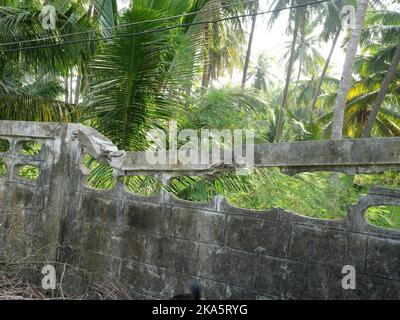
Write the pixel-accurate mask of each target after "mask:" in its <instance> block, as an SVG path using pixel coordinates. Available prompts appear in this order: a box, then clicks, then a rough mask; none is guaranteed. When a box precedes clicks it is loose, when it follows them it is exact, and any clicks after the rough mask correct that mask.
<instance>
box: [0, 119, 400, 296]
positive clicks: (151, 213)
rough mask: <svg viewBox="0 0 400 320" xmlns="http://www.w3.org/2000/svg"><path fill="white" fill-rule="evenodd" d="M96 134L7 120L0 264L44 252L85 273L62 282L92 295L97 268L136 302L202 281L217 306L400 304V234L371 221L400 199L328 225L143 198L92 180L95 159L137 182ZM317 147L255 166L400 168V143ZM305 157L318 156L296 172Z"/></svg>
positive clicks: (365, 203)
mask: <svg viewBox="0 0 400 320" xmlns="http://www.w3.org/2000/svg"><path fill="white" fill-rule="evenodd" d="M92 133H93V131H92V130H91V129H88V128H85V127H82V126H80V125H75V124H61V125H60V124H38V123H26V122H7V121H0V138H2V139H7V140H8V141H10V143H11V149H10V150H9V151H8V152H6V153H0V158H3V159H5V161H6V162H7V166H8V172H7V175H6V176H5V177H0V256H2V257H3V258H5V259H7V258H8V259H11V258H12V259H16V258H18V259H22V258H25V260H24V261H34V259H35V254H36V253H37V252H40V254H41V255H42V256H44V257H46V259H47V260H49V261H55V262H56V263H67V264H68V265H69V266H74V268H75V269H72V268H68V270H67V272H66V273H65V278H64V283H63V287H64V290H68V291H69V292H71V293H80V292H82V291H84V290H86V289H87V280H88V279H87V273H86V272H83V271H80V270H86V271H87V272H104V273H106V274H108V275H110V276H112V277H113V278H114V279H116V280H118V281H119V282H120V283H122V284H123V285H125V286H126V287H127V288H128V289H129V292H130V294H131V295H132V296H133V297H134V298H136V299H165V298H170V297H172V296H173V295H175V294H181V293H184V292H186V291H187V290H188V284H189V283H190V282H191V280H192V279H198V280H199V282H200V284H201V286H202V288H203V291H204V294H205V296H206V297H207V298H209V299H314V298H315V299H364V298H365V299H374V298H376V299H399V298H400V232H397V231H393V230H386V229H381V228H378V227H374V226H372V225H369V224H368V223H367V222H366V221H365V219H364V214H365V211H366V210H367V208H369V207H370V206H376V205H400V191H397V190H386V189H378V188H377V189H372V190H371V191H370V193H369V195H368V196H365V197H362V198H361V199H360V200H359V202H358V203H357V204H356V205H353V206H350V207H349V210H348V216H347V217H346V219H344V220H340V221H336V220H334V221H332V220H329V221H328V220H318V219H312V218H307V217H302V216H299V215H296V214H294V213H290V212H286V211H285V210H282V209H272V210H268V211H252V210H245V209H239V208H234V207H232V206H231V205H230V204H229V203H228V202H227V201H226V200H225V199H224V198H222V197H216V198H215V199H214V201H212V202H211V203H193V202H187V201H183V200H180V199H177V198H175V197H174V196H172V195H170V194H168V193H167V192H165V191H163V190H162V191H161V192H160V193H159V194H157V195H154V196H140V195H136V194H133V193H131V192H130V191H129V190H127V189H126V187H125V186H124V185H123V184H122V183H121V182H120V181H119V180H118V183H117V185H116V186H115V188H114V189H113V190H94V189H92V188H90V187H88V186H87V185H86V183H85V172H84V171H82V170H81V164H82V158H83V154H84V153H87V152H89V153H92V155H93V156H95V157H96V158H97V159H100V160H103V161H104V162H106V163H111V164H112V163H113V161H114V160H115V159H119V163H129V164H130V167H129V170H128V169H127V168H125V169H127V170H121V167H119V168H114V169H115V170H116V172H115V175H116V176H117V177H121V176H123V174H133V173H134V171H135V163H133V161H132V158H131V155H130V154H129V153H127V154H125V153H124V152H119V151H118V150H116V149H115V148H114V147H113V146H112V144H110V143H109V141H108V140H107V139H105V138H104V137H102V136H101V135H98V134H96V135H95V137H96V139H92V137H93V136H92ZM82 135H83V136H82ZM26 140H30V141H31V140H33V141H38V142H39V143H41V144H43V146H44V148H42V152H41V153H40V154H39V155H37V156H35V157H29V156H26V155H21V154H20V153H19V152H18V150H19V148H18V145H19V143H20V142H21V141H26ZM378 140H379V141H378ZM318 144H319V150H325V151H324V152H323V158H320V160H318V159H317V157H316V156H315V154H316V152H313V151H314V150H313V148H314V147H315V145H314V144H312V143H306V144H304V143H294V144H286V145H282V149H279V145H273V146H257V148H256V153H257V154H258V155H263V156H257V157H256V159H258V160H257V161H256V166H263V165H264V166H272V165H275V166H278V167H282V168H284V169H289V170H290V169H293V170H295V171H298V170H300V171H307V170H310V171H311V170H313V169H315V168H318V169H319V170H329V171H330V170H334V171H343V170H344V171H346V170H359V169H357V168H362V170H364V171H371V172H374V171H382V170H383V169H385V168H386V167H387V168H394V167H395V168H396V167H397V166H399V165H400V139H399V138H394V139H376V140H375V139H374V140H373V141H372V140H371V143H370V144H369V143H368V142H367V141H365V140H363V139H360V140H349V141H345V142H342V143H340V142H330V141H326V142H324V141H322V142H318ZM307 146H308V147H307ZM344 146H345V147H344ZM267 148H274V150H275V151H274V152H275V156H273V155H271V154H269V153H267V154H266V153H265V152H266V151H265V150H267ZM304 148H309V149H308V150H304ZM280 150H281V151H280ZM282 150H284V151H285V152H284V153H285V155H286V158H285V155H284V154H283V151H282ZM299 150H302V151H301V152H302V153H304V154H313V157H311V159H310V160H309V161H305V160H304V159H303V160H301V161H300V162H296V161H294V159H295V158H296V156H298V151H299ZM355 150H357V151H355ZM259 152H260V153H259ZM350 152H356V153H354V154H349V153H350ZM338 155H342V156H338ZM316 160H318V161H316ZM25 164H32V165H35V166H37V167H38V168H39V169H40V173H41V174H40V177H39V180H38V181H36V182H30V181H26V180H24V179H22V178H21V177H19V176H18V173H17V168H18V167H19V166H21V165H25ZM145 169H146V168H145ZM167 169H168V170H173V171H174V170H175V171H174V172H172V173H171V172H168V174H169V175H175V174H177V175H178V174H179V175H182V174H184V173H185V171H182V170H181V169H182V168H172V169H171V168H167ZM187 169H188V170H190V171H191V172H192V171H196V168H187ZM197 169H199V168H197ZM140 170H141V172H142V171H143V166H142V167H141V168H140ZM153 170H154V168H149V172H153ZM201 173H202V174H205V173H206V170H204V168H201ZM56 244H57V245H56ZM29 255H32V257H29ZM27 256H28V258H26V257H27ZM344 265H352V266H354V267H355V268H356V271H357V288H356V290H343V288H342V285H341V281H342V278H343V276H344V275H343V274H342V273H341V271H342V268H343V266H344ZM93 274H94V273H93Z"/></svg>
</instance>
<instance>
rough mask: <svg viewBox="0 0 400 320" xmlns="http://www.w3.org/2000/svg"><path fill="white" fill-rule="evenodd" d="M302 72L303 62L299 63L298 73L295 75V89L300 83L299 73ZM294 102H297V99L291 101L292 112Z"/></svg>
mask: <svg viewBox="0 0 400 320" xmlns="http://www.w3.org/2000/svg"><path fill="white" fill-rule="evenodd" d="M302 71H303V61H300V65H299V72H298V73H297V78H296V89H297V88H298V87H299V82H300V77H301V72H302ZM296 102H297V99H296V98H294V99H293V100H292V111H294V107H295V104H296ZM297 109H298V108H297Z"/></svg>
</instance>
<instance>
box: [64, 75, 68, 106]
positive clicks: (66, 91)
mask: <svg viewBox="0 0 400 320" xmlns="http://www.w3.org/2000/svg"><path fill="white" fill-rule="evenodd" d="M68 79H69V77H68V75H66V76H65V78H64V91H65V99H64V102H65V103H68V101H69V96H68V92H69V89H68Z"/></svg>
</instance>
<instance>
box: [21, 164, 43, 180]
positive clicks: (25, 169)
mask: <svg viewBox="0 0 400 320" xmlns="http://www.w3.org/2000/svg"><path fill="white" fill-rule="evenodd" d="M18 173H19V176H20V177H23V178H25V179H27V180H30V181H37V180H38V179H39V175H40V170H39V169H38V168H37V167H35V166H32V165H24V166H22V167H20V168H19V170H18Z"/></svg>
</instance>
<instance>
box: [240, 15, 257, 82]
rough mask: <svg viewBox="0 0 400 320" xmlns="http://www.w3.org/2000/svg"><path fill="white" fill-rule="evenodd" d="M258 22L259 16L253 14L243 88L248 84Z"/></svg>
mask: <svg viewBox="0 0 400 320" xmlns="http://www.w3.org/2000/svg"><path fill="white" fill-rule="evenodd" d="M256 23H257V16H253V22H252V25H251V32H250V38H249V44H248V47H247V54H246V61H245V63H244V69H243V77H242V88H244V87H245V86H246V81H247V74H248V71H249V64H250V57H251V48H252V46H253V38H254V31H255V29H256Z"/></svg>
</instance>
